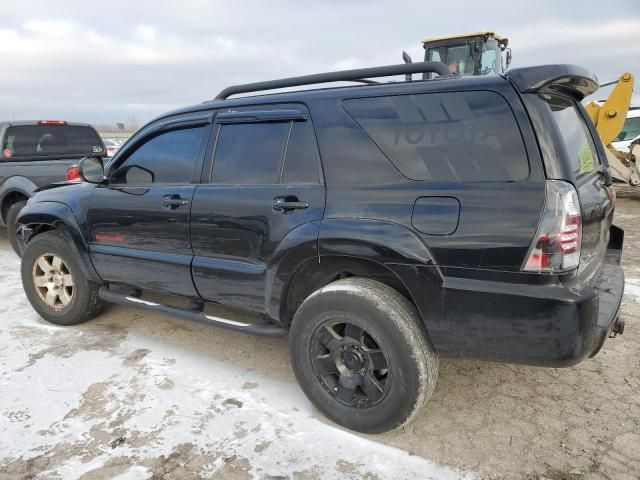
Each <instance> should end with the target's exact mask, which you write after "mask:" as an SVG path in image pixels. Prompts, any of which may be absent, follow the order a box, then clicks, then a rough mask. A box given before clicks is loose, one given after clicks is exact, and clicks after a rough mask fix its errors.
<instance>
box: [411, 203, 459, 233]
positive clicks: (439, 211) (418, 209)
mask: <svg viewBox="0 0 640 480" xmlns="http://www.w3.org/2000/svg"><path fill="white" fill-rule="evenodd" d="M459 218H460V202H459V201H458V199H457V198H454V197H419V198H417V199H416V201H415V203H414V205H413V212H412V213H411V225H412V226H413V228H415V229H416V230H418V231H419V232H421V233H425V234H427V235H451V234H452V233H454V232H455V231H456V229H457V228H458V220H459Z"/></svg>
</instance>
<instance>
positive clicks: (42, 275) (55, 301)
mask: <svg viewBox="0 0 640 480" xmlns="http://www.w3.org/2000/svg"><path fill="white" fill-rule="evenodd" d="M32 278H33V286H34V287H35V289H36V292H37V293H38V296H39V297H40V300H42V301H43V302H44V303H45V304H46V305H47V306H48V307H49V308H52V309H53V310H55V311H57V312H58V311H60V310H62V309H64V308H66V307H68V306H69V305H70V304H71V301H72V300H73V294H74V282H73V275H72V274H71V271H70V270H69V267H68V266H67V264H66V263H65V262H64V260H62V258H61V257H59V256H58V255H55V254H53V253H44V254H42V255H40V256H39V257H38V258H37V259H36V261H35V263H34V265H33V273H32Z"/></svg>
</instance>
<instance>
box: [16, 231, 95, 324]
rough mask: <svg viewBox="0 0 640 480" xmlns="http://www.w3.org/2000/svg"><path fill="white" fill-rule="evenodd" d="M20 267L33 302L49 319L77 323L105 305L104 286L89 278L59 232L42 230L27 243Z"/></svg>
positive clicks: (56, 321)
mask: <svg viewBox="0 0 640 480" xmlns="http://www.w3.org/2000/svg"><path fill="white" fill-rule="evenodd" d="M20 270H21V275H22V286H23V288H24V291H25V293H26V295H27V298H28V299H29V302H30V303H31V306H32V307H33V308H34V310H35V311H36V312H38V314H39V315H40V316H41V317H42V318H44V319H45V320H47V321H48V322H51V323H55V324H56V325H76V324H78V323H82V322H86V321H87V320H90V319H91V318H93V317H95V316H96V315H97V314H98V313H99V312H100V310H101V309H102V305H103V304H102V301H101V300H100V298H99V297H98V289H99V287H100V286H99V285H98V284H96V283H94V282H91V281H89V280H88V279H87V278H85V276H84V275H83V271H82V268H81V266H80V264H79V263H78V261H77V259H76V258H75V256H74V254H73V251H72V250H71V248H69V245H68V244H67V242H66V240H65V239H64V238H63V237H62V236H61V235H59V234H58V233H56V232H45V233H41V234H40V235H38V236H36V237H35V238H34V239H32V240H31V241H30V242H29V243H28V244H27V246H26V248H25V250H24V252H23V256H22V263H21V266H20Z"/></svg>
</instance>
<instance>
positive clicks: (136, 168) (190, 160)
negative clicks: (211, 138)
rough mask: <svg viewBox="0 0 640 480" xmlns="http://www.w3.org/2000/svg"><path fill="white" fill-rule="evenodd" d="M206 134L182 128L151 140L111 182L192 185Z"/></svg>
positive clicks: (128, 161)
mask: <svg viewBox="0 0 640 480" xmlns="http://www.w3.org/2000/svg"><path fill="white" fill-rule="evenodd" d="M204 131H205V127H196V128H183V129H180V130H172V131H170V132H166V133H162V134H160V135H157V136H155V137H151V139H150V140H147V141H146V142H145V143H143V144H142V145H140V146H139V147H138V148H137V149H136V150H134V151H133V153H131V154H130V155H129V156H128V157H127V158H126V159H125V160H124V162H123V163H121V164H120V165H119V166H118V167H117V169H116V171H115V172H114V173H113V176H112V178H111V183H114V184H129V185H146V184H150V183H177V184H187V183H191V180H192V178H193V169H194V167H195V164H196V161H197V159H198V152H199V151H200V145H201V142H202V136H203V134H204Z"/></svg>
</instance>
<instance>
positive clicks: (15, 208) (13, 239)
mask: <svg viewBox="0 0 640 480" xmlns="http://www.w3.org/2000/svg"><path fill="white" fill-rule="evenodd" d="M26 204H27V202H26V200H23V201H21V202H16V203H14V204H13V205H11V206H10V207H9V210H8V211H7V218H6V222H5V224H6V225H7V237H8V238H9V243H11V248H13V251H14V252H16V254H17V255H18V256H20V245H19V244H18V232H16V217H17V216H18V213H20V210H22V208H23V207H24V206H25V205H26Z"/></svg>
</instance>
